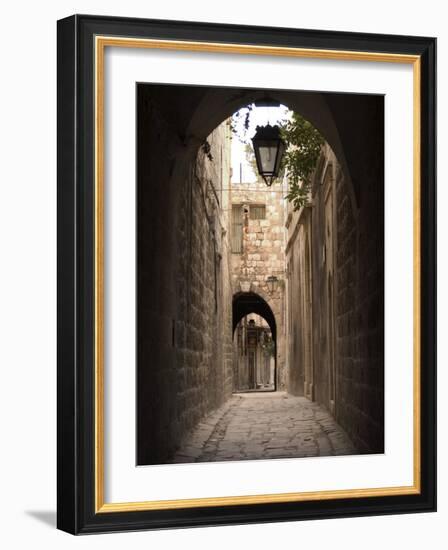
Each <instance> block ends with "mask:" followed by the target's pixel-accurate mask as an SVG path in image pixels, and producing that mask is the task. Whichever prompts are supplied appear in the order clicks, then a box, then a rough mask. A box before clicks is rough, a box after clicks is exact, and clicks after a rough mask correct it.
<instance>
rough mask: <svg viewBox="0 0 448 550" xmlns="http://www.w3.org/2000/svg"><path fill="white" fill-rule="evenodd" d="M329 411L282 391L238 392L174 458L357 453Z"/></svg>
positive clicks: (210, 459)
mask: <svg viewBox="0 0 448 550" xmlns="http://www.w3.org/2000/svg"><path fill="white" fill-rule="evenodd" d="M356 452H357V451H356V449H355V447H354V446H353V444H352V443H351V441H350V439H349V437H348V436H347V434H346V433H345V432H344V430H343V429H342V428H341V427H340V426H339V425H338V424H337V423H336V422H335V420H334V419H333V417H332V416H331V414H330V413H328V412H327V411H326V410H325V409H324V408H323V407H320V406H319V405H317V404H316V403H313V402H312V401H309V400H308V399H306V398H305V397H294V396H292V395H289V394H287V393H284V392H273V393H245V394H241V393H239V394H234V395H233V396H232V397H231V398H230V399H229V401H227V403H226V404H225V405H223V406H222V407H221V408H219V409H218V410H216V411H215V412H213V413H212V414H210V415H209V416H207V417H206V418H205V419H204V420H203V421H202V422H200V423H199V424H198V426H197V427H196V429H195V430H194V431H193V432H192V433H191V434H190V436H189V437H188V439H187V440H186V441H184V443H183V445H182V446H181V448H180V449H179V450H178V451H177V453H176V454H175V455H174V457H173V459H172V460H171V461H170V462H172V463H180V462H215V461H224V460H253V459H257V458H294V457H306V456H329V455H346V454H356Z"/></svg>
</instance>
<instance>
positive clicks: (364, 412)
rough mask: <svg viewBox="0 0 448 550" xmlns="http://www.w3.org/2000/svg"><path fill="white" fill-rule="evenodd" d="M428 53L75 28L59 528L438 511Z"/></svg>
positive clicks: (117, 22)
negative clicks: (436, 509)
mask: <svg viewBox="0 0 448 550" xmlns="http://www.w3.org/2000/svg"><path fill="white" fill-rule="evenodd" d="M435 55H436V40H435V39H434V38H424V37H409V36H392V35H390V36H389V35H388V36H386V35H373V34H372V35H368V34H356V33H344V32H333V31H317V30H299V29H286V28H266V27H249V26H236V25H235V26H234V25H220V24H213V23H192V22H179V21H160V20H140V19H127V18H114V17H97V16H88V15H75V16H72V17H69V18H66V19H63V20H61V21H59V22H58V527H59V528H60V529H62V530H64V531H67V532H69V533H73V534H81V533H98V532H108V531H125V530H138V529H159V528H168V527H171V528H173V527H192V526H205V525H225V524H238V523H257V522H273V521H290V520H303V519H317V518H332V517H349V516H365V515H375V514H397V513H406V512H408V513H410V512H423V511H434V510H435V508H436V466H435V463H436V452H435V451H436V442H435V438H436V435H435V434H436V428H435V421H436V392H435V383H436V375H435V355H436V342H435V339H436V327H435V323H436V320H435V313H436V306H435V304H436V284H435V277H436V268H435V266H436V252H435V251H436V247H435V225H436V220H435V212H436V211H435V150H436V149H435V73H436V68H435Z"/></svg>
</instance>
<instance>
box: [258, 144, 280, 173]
mask: <svg viewBox="0 0 448 550" xmlns="http://www.w3.org/2000/svg"><path fill="white" fill-rule="evenodd" d="M259 152H260V161H261V168H262V171H263V173H264V174H272V173H273V172H274V169H275V160H276V158H277V143H275V144H272V145H268V146H266V145H260V148H259Z"/></svg>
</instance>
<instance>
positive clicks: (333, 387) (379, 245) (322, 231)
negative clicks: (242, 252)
mask: <svg viewBox="0 0 448 550" xmlns="http://www.w3.org/2000/svg"><path fill="white" fill-rule="evenodd" d="M376 152H377V157H374V158H376V160H375V161H373V160H372V156H369V155H367V156H366V167H367V166H369V167H370V170H367V169H366V174H365V181H364V182H363V185H361V186H359V187H358V189H360V190H361V192H360V193H359V194H358V195H357V196H355V194H354V192H353V187H352V186H351V182H350V181H349V180H348V178H347V176H346V175H345V174H344V173H343V171H342V169H341V167H340V165H339V163H338V161H337V159H336V157H335V156H334V154H333V152H332V151H331V149H330V148H329V147H328V146H326V147H325V148H324V151H323V154H322V156H321V159H320V162H319V164H318V168H317V170H316V174H315V178H314V181H313V186H312V192H311V206H310V207H308V208H304V209H302V210H301V211H300V212H291V211H290V212H289V214H288V218H287V229H288V243H287V249H286V258H287V259H286V261H287V265H288V298H289V300H288V304H289V305H288V350H289V352H290V353H289V364H288V372H289V376H288V388H289V391H290V392H291V393H294V394H295V395H306V396H307V397H309V398H310V399H313V400H316V401H317V402H319V403H320V404H323V405H325V406H326V407H327V408H328V410H330V411H331V412H332V413H333V414H334V415H335V418H336V420H337V421H338V422H339V423H340V424H341V426H342V427H343V428H344V429H345V430H346V431H347V432H348V434H349V435H350V437H351V438H352V440H353V442H354V443H355V445H356V446H357V448H358V449H359V450H360V451H361V452H383V450H384V334H383V332H384V306H383V300H384V298H383V296H384V274H383V267H384V261H383V247H384V244H383V243H384V234H383V231H384V229H383V185H382V163H381V159H382V155H381V151H380V150H379V148H378V149H377V150H376ZM371 153H372V151H371V152H370V155H371ZM307 326H311V327H312V331H311V333H307V331H306V327H307Z"/></svg>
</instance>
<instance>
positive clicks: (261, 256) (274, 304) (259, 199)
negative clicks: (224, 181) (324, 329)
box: [231, 181, 286, 390]
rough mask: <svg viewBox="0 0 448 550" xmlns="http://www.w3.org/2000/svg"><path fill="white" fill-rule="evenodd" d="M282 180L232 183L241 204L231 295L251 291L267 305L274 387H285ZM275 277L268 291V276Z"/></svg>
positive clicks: (236, 200)
mask: <svg viewBox="0 0 448 550" xmlns="http://www.w3.org/2000/svg"><path fill="white" fill-rule="evenodd" d="M285 194H286V192H285V184H284V182H281V181H277V182H275V183H274V184H273V186H272V187H271V188H268V187H267V186H266V185H265V183H264V182H251V183H233V184H232V194H231V199H232V205H240V206H242V217H243V239H242V251H241V253H233V254H232V286H233V293H234V295H235V294H237V293H239V292H254V293H255V294H258V295H259V296H260V297H261V298H263V299H264V300H265V301H266V302H267V304H268V305H269V306H270V308H271V310H272V312H273V314H274V317H275V323H276V327H277V389H281V390H284V389H285V388H286V371H285V360H286V357H285V354H286V349H285V328H284V316H285V292H284V290H285V227H284V222H285V201H284V196H285ZM260 205H264V206H265V218H263V219H251V214H250V209H251V206H260ZM271 275H272V276H275V277H277V279H278V283H277V287H276V289H275V290H274V291H271V290H270V288H269V285H268V283H267V279H268V277H269V276H271Z"/></svg>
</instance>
